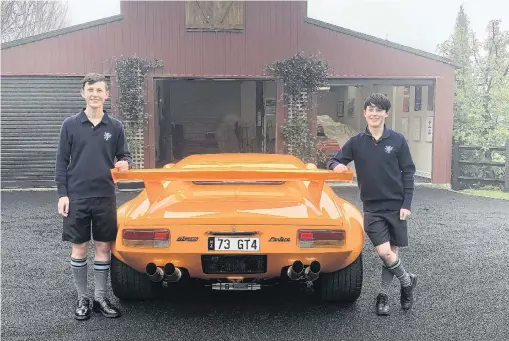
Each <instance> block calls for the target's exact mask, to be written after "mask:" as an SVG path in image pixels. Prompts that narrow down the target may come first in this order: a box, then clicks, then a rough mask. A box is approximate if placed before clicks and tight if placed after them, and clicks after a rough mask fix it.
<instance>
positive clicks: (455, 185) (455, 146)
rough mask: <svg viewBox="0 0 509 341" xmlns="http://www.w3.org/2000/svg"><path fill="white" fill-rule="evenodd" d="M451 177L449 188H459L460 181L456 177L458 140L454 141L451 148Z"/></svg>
mask: <svg viewBox="0 0 509 341" xmlns="http://www.w3.org/2000/svg"><path fill="white" fill-rule="evenodd" d="M451 175H452V179H451V188H452V189H453V190H454V191H457V190H459V189H460V181H459V179H458V177H459V176H460V145H459V143H458V142H454V144H453V150H452V174H451Z"/></svg>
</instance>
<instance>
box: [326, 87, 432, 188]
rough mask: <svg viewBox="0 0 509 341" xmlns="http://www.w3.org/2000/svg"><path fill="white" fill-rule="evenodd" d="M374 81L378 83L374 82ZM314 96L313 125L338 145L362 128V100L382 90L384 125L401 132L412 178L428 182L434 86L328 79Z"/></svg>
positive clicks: (363, 126)
mask: <svg viewBox="0 0 509 341" xmlns="http://www.w3.org/2000/svg"><path fill="white" fill-rule="evenodd" d="M377 83H378V84H377ZM330 84H331V86H330V88H329V90H328V91H327V92H325V93H321V94H320V96H319V98H318V113H317V115H318V117H317V124H318V127H319V129H321V130H323V133H324V135H325V136H326V137H327V139H329V140H334V141H337V142H338V144H339V145H340V146H341V145H343V144H344V143H345V142H346V140H347V139H348V138H349V137H351V136H353V135H355V134H356V133H357V132H359V131H361V130H364V129H365V127H366V120H365V118H364V108H363V105H364V100H365V98H366V97H368V96H369V95H370V94H372V93H376V92H378V93H383V94H385V95H386V96H387V97H388V98H389V100H390V101H391V104H392V107H391V110H390V113H389V117H388V118H387V119H386V125H387V127H389V128H391V129H393V130H395V131H397V132H400V133H402V134H403V135H405V137H406V139H407V142H408V145H409V147H410V152H411V153H412V157H413V160H414V163H415V166H416V178H417V180H419V181H423V182H430V181H431V174H432V170H433V131H434V128H433V122H434V116H435V87H434V83H433V81H429V80H408V79H406V80H400V81H398V80H387V81H385V82H382V81H379V82H377V81H375V80H365V81H363V80H330Z"/></svg>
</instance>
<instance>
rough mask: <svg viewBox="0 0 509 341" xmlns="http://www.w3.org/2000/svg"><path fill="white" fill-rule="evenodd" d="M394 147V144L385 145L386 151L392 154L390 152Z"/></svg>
mask: <svg viewBox="0 0 509 341" xmlns="http://www.w3.org/2000/svg"><path fill="white" fill-rule="evenodd" d="M393 149H394V147H393V146H385V152H386V153H387V154H390V153H391V152H392V150H393Z"/></svg>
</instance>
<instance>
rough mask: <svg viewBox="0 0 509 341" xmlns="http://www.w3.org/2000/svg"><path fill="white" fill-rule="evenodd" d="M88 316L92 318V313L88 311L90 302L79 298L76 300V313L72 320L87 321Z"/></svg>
mask: <svg viewBox="0 0 509 341" xmlns="http://www.w3.org/2000/svg"><path fill="white" fill-rule="evenodd" d="M90 316H92V311H91V310H90V300H89V299H88V298H80V299H79V300H78V305H77V307H76V311H75V312H74V318H75V319H76V320H80V321H84V320H88V319H89V318H90Z"/></svg>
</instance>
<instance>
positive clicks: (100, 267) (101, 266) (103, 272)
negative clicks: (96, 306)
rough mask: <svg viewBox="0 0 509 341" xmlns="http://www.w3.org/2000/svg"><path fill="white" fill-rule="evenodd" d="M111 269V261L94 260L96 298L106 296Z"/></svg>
mask: <svg viewBox="0 0 509 341" xmlns="http://www.w3.org/2000/svg"><path fill="white" fill-rule="evenodd" d="M109 271H110V261H97V260H96V261H94V280H95V290H94V297H95V299H96V300H100V299H101V298H104V297H106V286H107V283H108V273H109Z"/></svg>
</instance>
